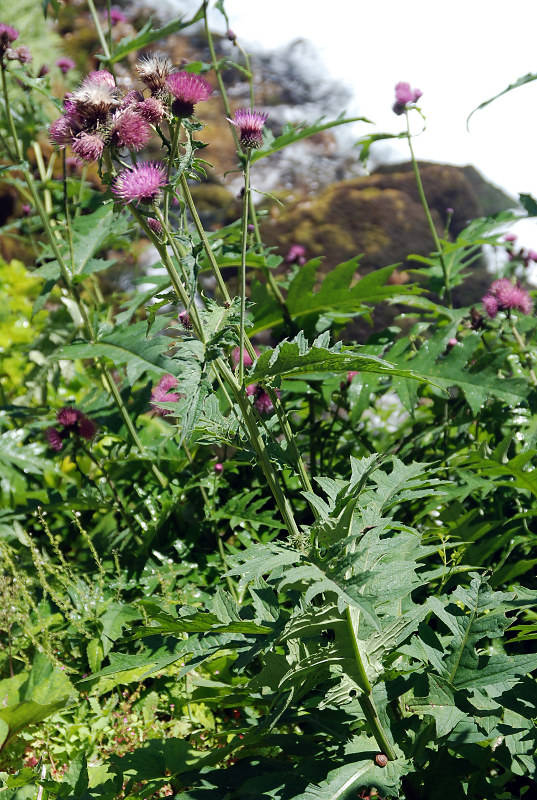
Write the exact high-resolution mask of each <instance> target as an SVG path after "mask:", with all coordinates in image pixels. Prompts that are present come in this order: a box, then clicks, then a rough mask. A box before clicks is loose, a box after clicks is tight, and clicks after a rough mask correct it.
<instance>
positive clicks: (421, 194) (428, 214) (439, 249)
mask: <svg viewBox="0 0 537 800" xmlns="http://www.w3.org/2000/svg"><path fill="white" fill-rule="evenodd" d="M406 124H407V134H408V146H409V148H410V158H411V160H412V169H413V170H414V178H415V179H416V186H417V187H418V194H419V197H420V200H421V204H422V206H423V210H424V212H425V218H426V220H427V224H428V226H429V230H430V231H431V236H432V237H433V242H434V246H435V248H436V252H437V253H438V258H439V260H440V266H441V267H442V273H443V275H444V287H445V290H446V300H447V303H448V306H449V307H450V308H453V300H452V297H451V287H450V285H449V275H448V270H447V266H446V260H445V258H444V254H443V251H442V245H441V244H440V239H439V238H438V234H437V232H436V228H435V226H434V222H433V218H432V217H431V212H430V210H429V204H428V203H427V198H426V197H425V191H424V189H423V183H422V181H421V175H420V170H419V167H418V162H417V160H416V156H415V155H414V148H413V147H412V135H411V133H410V121H409V117H408V111H407V112H406Z"/></svg>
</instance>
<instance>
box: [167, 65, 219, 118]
mask: <svg viewBox="0 0 537 800" xmlns="http://www.w3.org/2000/svg"><path fill="white" fill-rule="evenodd" d="M166 86H167V88H168V91H169V92H170V94H171V95H172V97H173V98H174V99H173V100H172V114H174V115H175V116H176V117H191V116H192V114H193V113H194V106H195V105H196V103H200V102H202V101H203V100H207V99H208V98H209V96H210V95H211V94H212V91H213V87H212V86H211V84H210V83H209V81H207V80H205V78H204V77H203V76H202V75H196V73H194V72H174V73H173V74H172V75H170V77H169V78H168V80H167V81H166Z"/></svg>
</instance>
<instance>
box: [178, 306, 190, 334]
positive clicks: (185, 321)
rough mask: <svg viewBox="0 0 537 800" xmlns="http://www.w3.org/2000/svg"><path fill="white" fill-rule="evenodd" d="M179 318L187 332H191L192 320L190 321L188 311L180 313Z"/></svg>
mask: <svg viewBox="0 0 537 800" xmlns="http://www.w3.org/2000/svg"><path fill="white" fill-rule="evenodd" d="M178 317H179V322H180V323H181V325H182V326H183V328H184V329H185V331H191V330H192V320H191V319H190V314H189V313H188V311H186V310H184V311H180V312H179V314H178Z"/></svg>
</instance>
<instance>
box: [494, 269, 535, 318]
mask: <svg viewBox="0 0 537 800" xmlns="http://www.w3.org/2000/svg"><path fill="white" fill-rule="evenodd" d="M481 302H482V303H483V305H484V306H485V311H486V312H487V314H488V315H489V317H491V318H494V317H495V316H496V314H497V313H498V311H511V310H512V309H516V310H517V311H521V312H522V313H523V314H529V313H530V312H531V309H532V306H533V302H532V299H531V297H530V296H529V294H528V292H527V291H526V290H525V289H523V288H522V286H520V284H518V283H517V284H514V283H511V281H510V280H509V278H500V280H497V281H494V282H493V283H492V284H491V286H490V289H489V290H488V292H487V294H486V295H485V296H484V297H483V299H482V301H481Z"/></svg>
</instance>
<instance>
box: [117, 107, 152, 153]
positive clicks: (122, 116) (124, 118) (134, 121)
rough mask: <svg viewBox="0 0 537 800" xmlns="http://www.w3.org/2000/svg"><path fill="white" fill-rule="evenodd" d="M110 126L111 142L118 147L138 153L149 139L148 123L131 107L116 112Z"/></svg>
mask: <svg viewBox="0 0 537 800" xmlns="http://www.w3.org/2000/svg"><path fill="white" fill-rule="evenodd" d="M112 126H113V127H112V141H113V143H114V144H118V145H119V146H120V147H128V148H129V150H136V151H138V150H141V149H142V147H145V146H146V144H147V143H148V142H149V140H150V139H151V134H152V131H151V128H150V126H149V123H148V122H147V121H146V120H145V119H144V118H143V117H142V116H141V115H140V114H138V113H137V112H136V110H135V109H134V108H132V107H128V108H126V109H125V110H124V111H118V112H117V113H116V114H115V115H114V120H113V123H112Z"/></svg>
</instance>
